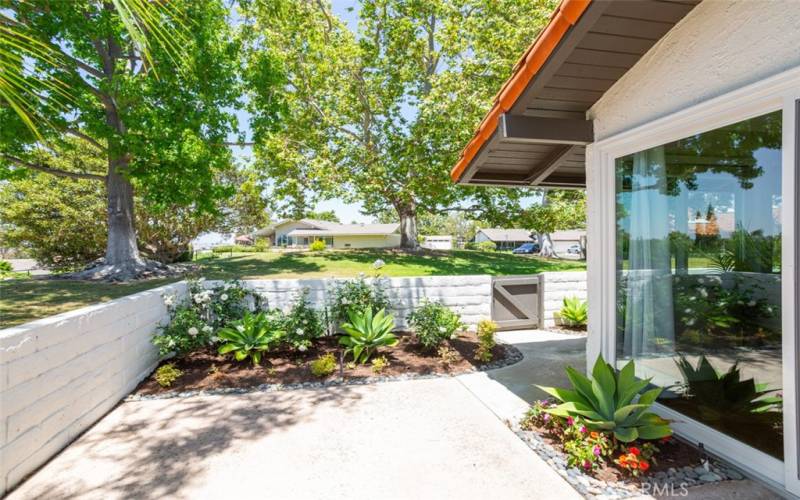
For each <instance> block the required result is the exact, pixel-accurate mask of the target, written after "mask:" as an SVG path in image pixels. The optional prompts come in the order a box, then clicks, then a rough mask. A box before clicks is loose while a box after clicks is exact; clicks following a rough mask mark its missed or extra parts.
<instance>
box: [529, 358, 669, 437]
mask: <svg viewBox="0 0 800 500" xmlns="http://www.w3.org/2000/svg"><path fill="white" fill-rule="evenodd" d="M566 371H567V377H568V378H569V380H570V382H572V386H573V388H572V389H560V388H556V387H540V389H542V390H543V391H545V392H547V393H548V394H550V395H552V396H553V397H555V398H557V399H558V400H559V401H560V402H561V404H559V405H557V406H556V407H554V408H550V409H548V410H546V411H547V412H548V413H550V414H552V415H555V416H559V417H565V418H566V417H570V416H571V417H580V418H582V419H583V421H584V422H585V423H586V426H587V427H589V428H590V429H594V430H600V431H609V432H612V433H613V434H614V437H615V438H617V439H618V440H619V441H622V442H624V443H629V442H631V441H634V440H636V439H659V438H663V437H665V436H669V435H671V434H672V430H671V429H670V427H669V422H668V421H667V420H664V419H663V418H661V417H659V416H658V415H656V414H655V413H652V412H648V411H647V410H648V409H649V408H650V406H652V404H653V403H654V402H655V400H656V398H658V396H659V394H661V390H662V389H661V388H655V389H650V390H647V391H644V389H645V388H646V387H647V386H648V384H649V383H650V379H644V380H639V379H637V378H636V369H635V367H634V364H633V361H630V362H628V364H626V365H625V366H624V367H623V368H622V369H621V370H620V371H619V372H616V373H615V372H614V369H613V368H612V366H611V365H610V364H608V363H606V362H605V360H604V359H603V357H602V356H599V357H598V358H597V361H596V362H595V364H594V368H593V369H592V377H591V379H590V378H588V377H586V376H585V375H583V374H581V373H579V372H578V371H577V370H575V369H574V368H572V367H570V366H568V367H567V369H566ZM642 391H644V392H642ZM636 396H639V399H638V400H636V401H635V402H634V398H636Z"/></svg>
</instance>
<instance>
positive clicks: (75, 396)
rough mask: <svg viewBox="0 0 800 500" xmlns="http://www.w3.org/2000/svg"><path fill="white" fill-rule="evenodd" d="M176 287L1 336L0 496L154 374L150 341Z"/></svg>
mask: <svg viewBox="0 0 800 500" xmlns="http://www.w3.org/2000/svg"><path fill="white" fill-rule="evenodd" d="M185 290H186V285H185V284H183V283H177V284H174V285H168V286H165V287H160V288H155V289H152V290H148V291H145V292H141V293H137V294H135V295H130V296H127V297H123V298H120V299H116V300H113V301H110V302H105V303H103V304H96V305H93V306H89V307H84V308H82V309H77V310H75V311H69V312H66V313H63V314H58V315H56V316H50V317H48V318H44V319H41V320H37V321H33V322H30V323H25V324H24V325H20V326H16V327H12V328H8V329H5V330H0V495H2V494H3V493H4V492H5V491H7V490H8V489H9V488H11V487H13V486H14V485H16V484H17V483H18V482H19V481H20V480H21V479H22V478H24V477H25V476H26V475H28V474H30V473H31V472H33V471H34V470H36V469H37V468H38V467H39V466H41V465H42V464H43V463H44V462H46V461H47V460H48V459H49V458H50V457H52V456H53V455H54V454H56V453H57V452H58V451H59V450H61V449H62V448H63V447H64V446H66V445H67V444H69V443H70V442H71V441H72V440H73V439H75V438H76V437H77V436H78V435H79V434H80V433H82V432H83V431H84V430H86V429H87V428H88V427H89V426H91V425H92V424H93V423H94V422H95V421H97V420H98V419H99V418H100V417H102V416H103V415H104V414H105V413H106V412H108V411H109V410H110V409H111V408H113V407H114V405H116V404H117V402H118V401H119V400H120V399H122V398H123V397H125V396H126V395H127V394H128V393H129V392H131V391H132V390H133V389H134V388H135V387H136V385H137V384H138V383H139V382H140V381H141V380H142V379H143V378H144V377H146V376H147V375H148V374H149V373H150V372H151V371H152V370H153V368H155V365H156V363H157V361H158V351H157V349H156V348H155V347H154V346H153V345H152V344H151V342H150V338H151V337H152V335H153V332H154V331H155V329H156V327H157V325H158V324H159V323H160V322H162V321H164V320H166V319H167V317H168V316H167V311H166V308H165V306H164V301H163V299H162V294H164V293H169V294H171V293H177V294H179V295H180V294H183V293H185Z"/></svg>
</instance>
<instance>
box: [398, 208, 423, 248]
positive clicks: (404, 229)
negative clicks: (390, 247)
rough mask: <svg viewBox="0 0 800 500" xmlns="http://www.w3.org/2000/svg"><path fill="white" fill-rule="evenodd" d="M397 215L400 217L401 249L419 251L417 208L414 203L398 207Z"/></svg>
mask: <svg viewBox="0 0 800 500" xmlns="http://www.w3.org/2000/svg"><path fill="white" fill-rule="evenodd" d="M396 210H397V214H398V215H399V216H400V248H403V249H406V250H417V249H418V248H419V241H418V239H417V207H416V206H415V205H414V204H413V203H408V204H403V205H397V206H396Z"/></svg>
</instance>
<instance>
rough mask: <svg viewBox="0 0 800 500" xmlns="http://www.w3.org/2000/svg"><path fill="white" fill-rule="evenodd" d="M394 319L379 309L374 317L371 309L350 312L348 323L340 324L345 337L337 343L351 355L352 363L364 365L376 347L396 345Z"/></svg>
mask: <svg viewBox="0 0 800 500" xmlns="http://www.w3.org/2000/svg"><path fill="white" fill-rule="evenodd" d="M393 329H394V317H393V316H392V315H391V314H386V312H385V311H384V310H383V309H381V310H380V311H378V312H377V313H376V314H375V315H373V314H372V309H367V310H366V311H364V312H358V311H352V312H350V322H349V323H343V324H342V330H344V331H345V333H346V335H345V336H343V337H341V338H340V339H339V343H340V344H341V345H343V346H345V347H346V348H347V351H346V353H352V354H353V361H355V362H356V363H361V364H362V365H363V364H364V363H366V362H367V361H368V360H369V358H370V357H371V356H372V354H373V353H374V352H375V351H376V350H377V349H378V347H384V346H386V347H391V346H395V345H397V342H398V340H397V337H395V335H394V334H393V333H392V330H393Z"/></svg>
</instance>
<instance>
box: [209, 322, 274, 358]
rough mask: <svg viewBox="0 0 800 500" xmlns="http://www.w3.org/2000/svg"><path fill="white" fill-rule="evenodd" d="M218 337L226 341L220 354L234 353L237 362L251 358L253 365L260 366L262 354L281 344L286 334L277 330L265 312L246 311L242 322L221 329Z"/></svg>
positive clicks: (220, 348)
mask: <svg viewBox="0 0 800 500" xmlns="http://www.w3.org/2000/svg"><path fill="white" fill-rule="evenodd" d="M217 336H218V337H219V338H220V339H222V340H223V341H224V343H223V344H222V345H221V346H220V347H219V353H220V354H228V353H233V356H234V357H235V358H236V360H237V361H243V360H245V359H247V358H248V357H249V358H250V359H251V360H252V362H253V365H258V364H259V363H261V357H262V354H263V353H264V352H265V351H268V350H269V349H270V348H271V347H273V346H274V345H277V344H278V343H280V341H281V339H282V338H283V336H284V332H283V331H280V330H277V329H276V328H275V327H274V324H273V322H272V321H270V319H269V318H268V317H267V315H266V314H265V313H264V312H260V313H258V314H253V313H251V312H250V311H245V313H244V316H243V317H242V319H241V320H240V321H234V322H233V323H231V324H230V326H226V327H225V328H222V329H220V330H219V331H218V332H217Z"/></svg>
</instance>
